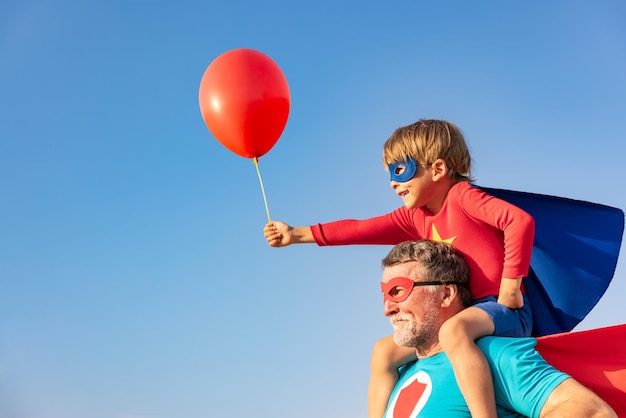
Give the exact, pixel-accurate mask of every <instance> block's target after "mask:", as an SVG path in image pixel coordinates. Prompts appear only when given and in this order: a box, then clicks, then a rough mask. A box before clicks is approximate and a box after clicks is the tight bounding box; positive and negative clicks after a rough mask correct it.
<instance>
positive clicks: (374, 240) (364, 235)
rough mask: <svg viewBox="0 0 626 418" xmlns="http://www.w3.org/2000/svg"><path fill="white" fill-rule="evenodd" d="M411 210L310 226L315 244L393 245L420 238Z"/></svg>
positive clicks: (403, 208)
mask: <svg viewBox="0 0 626 418" xmlns="http://www.w3.org/2000/svg"><path fill="white" fill-rule="evenodd" d="M415 215H417V213H416V211H415V210H408V209H406V208H405V207H401V208H398V209H396V210H395V211H393V212H391V213H389V214H387V215H383V216H378V217H375V218H370V219H365V220H355V219H346V220H343V221H335V222H330V223H326V224H317V225H312V226H311V231H312V232H313V238H314V239H315V242H316V243H317V245H320V246H326V245H350V244H372V245H373V244H380V245H385V244H387V245H395V244H398V243H400V242H402V241H406V240H411V239H421V234H420V233H419V232H418V231H417V230H416V228H415V225H414V216H415Z"/></svg>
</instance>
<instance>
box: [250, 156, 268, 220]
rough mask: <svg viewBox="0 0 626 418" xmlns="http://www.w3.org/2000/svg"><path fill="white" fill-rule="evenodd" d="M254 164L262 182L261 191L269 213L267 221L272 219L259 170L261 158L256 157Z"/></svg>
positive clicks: (266, 210)
mask: <svg viewBox="0 0 626 418" xmlns="http://www.w3.org/2000/svg"><path fill="white" fill-rule="evenodd" d="M252 161H253V162H254V165H255V167H256V173H257V175H258V176H259V183H261V192H262V193H263V202H265V212H266V213H267V222H270V221H271V218H270V210H269V209H268V207H267V199H266V198H265V188H264V187H263V179H262V178H261V172H260V171H259V159H258V158H257V157H254V160H252Z"/></svg>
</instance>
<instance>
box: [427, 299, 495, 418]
mask: <svg viewBox="0 0 626 418" xmlns="http://www.w3.org/2000/svg"><path fill="white" fill-rule="evenodd" d="M494 329H495V326H494V323H493V320H492V319H491V316H490V315H489V314H488V313H487V312H485V311H483V310H482V309H479V308H475V307H470V308H467V309H465V310H463V311H461V312H459V313H458V314H456V315H455V316H454V317H452V318H450V319H448V320H447V321H446V322H445V323H444V324H443V326H442V327H441V329H440V331H439V342H440V343H441V347H442V349H443V351H444V352H445V353H446V354H447V356H448V358H449V359H450V363H452V368H453V369H454V376H455V377H456V381H457V383H458V385H459V388H460V389H461V393H462V394H463V397H464V398H465V402H467V406H468V407H469V410H470V413H471V414H472V417H473V418H496V417H497V413H496V400H495V394H494V388H493V380H492V377H491V369H490V368H489V364H488V363H487V360H486V359H485V356H484V354H483V353H482V351H481V350H480V349H479V348H478V347H477V346H476V343H475V340H476V339H478V338H480V337H484V336H487V335H492V334H493V332H494Z"/></svg>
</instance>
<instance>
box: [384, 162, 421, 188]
mask: <svg viewBox="0 0 626 418" xmlns="http://www.w3.org/2000/svg"><path fill="white" fill-rule="evenodd" d="M416 172H417V161H415V159H413V158H411V157H407V158H406V161H402V162H399V163H392V164H389V174H390V175H391V181H397V182H398V183H405V182H407V181H409V180H411V179H412V178H413V176H414V175H415V173H416Z"/></svg>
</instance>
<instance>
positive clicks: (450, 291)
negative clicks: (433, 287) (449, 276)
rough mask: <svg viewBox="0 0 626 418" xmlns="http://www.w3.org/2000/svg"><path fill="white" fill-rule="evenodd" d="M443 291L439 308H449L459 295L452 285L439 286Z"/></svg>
mask: <svg viewBox="0 0 626 418" xmlns="http://www.w3.org/2000/svg"><path fill="white" fill-rule="evenodd" d="M441 287H442V288H443V289H442V290H443V298H442V300H441V306H442V307H446V308H447V307H449V306H450V305H452V302H453V301H454V300H456V298H457V296H458V294H459V289H458V288H457V287H456V286H455V285H453V284H447V285H444V286H441Z"/></svg>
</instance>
